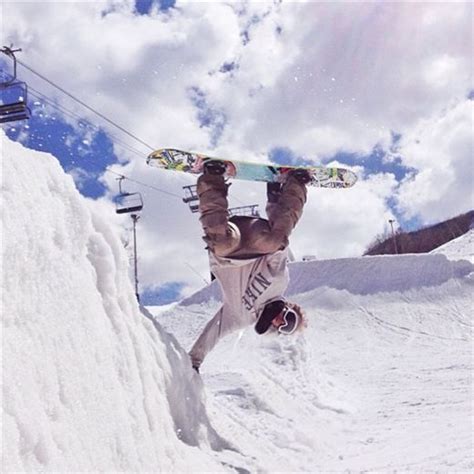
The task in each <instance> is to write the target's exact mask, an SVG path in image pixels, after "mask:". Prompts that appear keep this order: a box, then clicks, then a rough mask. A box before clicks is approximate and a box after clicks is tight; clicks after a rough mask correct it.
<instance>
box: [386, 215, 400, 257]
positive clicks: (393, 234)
mask: <svg viewBox="0 0 474 474" xmlns="http://www.w3.org/2000/svg"><path fill="white" fill-rule="evenodd" d="M388 222H389V223H390V226H391V227H392V240H393V248H394V250H395V253H396V254H398V246H397V239H396V237H395V232H394V231H393V223H394V222H395V220H394V219H389V221H388Z"/></svg>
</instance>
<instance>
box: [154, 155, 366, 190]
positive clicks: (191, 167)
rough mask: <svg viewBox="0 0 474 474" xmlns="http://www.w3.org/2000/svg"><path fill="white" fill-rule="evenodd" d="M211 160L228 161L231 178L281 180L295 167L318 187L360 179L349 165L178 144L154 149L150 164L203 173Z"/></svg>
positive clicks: (347, 184) (339, 185)
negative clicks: (239, 155)
mask: <svg viewBox="0 0 474 474" xmlns="http://www.w3.org/2000/svg"><path fill="white" fill-rule="evenodd" d="M208 160H217V161H221V162H223V163H225V164H226V172H225V174H224V176H225V177H227V178H233V179H243V180H247V181H263V182H267V183H272V182H279V181H280V180H281V175H282V174H284V173H286V172H288V171H289V170H292V169H305V170H307V171H308V172H309V174H310V175H311V182H310V183H308V186H314V187H317V188H350V187H351V186H354V184H355V183H356V181H357V176H356V175H355V173H354V172H352V171H350V170H348V169H345V168H336V167H335V168H332V167H325V166H284V165H272V164H263V163H250V162H246V161H235V160H224V159H222V158H214V157H211V156H207V155H203V154H199V153H191V152H187V151H182V150H176V149H174V148H163V149H160V150H156V151H154V152H152V153H151V154H150V155H149V156H148V158H147V163H148V164H149V165H150V166H155V167H157V168H161V169H165V170H173V171H182V172H184V173H191V174H196V175H200V174H202V172H203V166H204V163H205V162H206V161H208Z"/></svg>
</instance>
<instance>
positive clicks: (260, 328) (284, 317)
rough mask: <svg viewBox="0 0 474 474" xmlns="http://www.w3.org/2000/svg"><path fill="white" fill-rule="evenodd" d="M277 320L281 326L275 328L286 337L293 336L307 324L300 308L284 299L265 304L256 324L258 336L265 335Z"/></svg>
mask: <svg viewBox="0 0 474 474" xmlns="http://www.w3.org/2000/svg"><path fill="white" fill-rule="evenodd" d="M275 318H278V319H279V321H280V324H279V325H278V326H275V327H276V328H277V330H278V332H279V333H281V334H285V335H290V334H293V333H294V332H295V331H296V330H297V329H298V328H300V327H301V326H302V324H303V325H304V323H305V319H304V313H303V310H302V309H301V307H300V306H298V305H297V304H294V303H290V302H289V301H286V300H285V299H284V298H278V299H276V300H273V301H269V302H268V303H266V304H265V306H264V308H263V310H262V311H261V313H260V315H259V317H258V319H257V323H256V324H255V331H257V333H258V334H265V333H266V332H267V331H268V329H269V328H270V327H271V326H272V323H273V321H274V320H275Z"/></svg>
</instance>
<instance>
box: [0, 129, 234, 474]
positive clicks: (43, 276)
mask: <svg viewBox="0 0 474 474" xmlns="http://www.w3.org/2000/svg"><path fill="white" fill-rule="evenodd" d="M0 138H1V144H2V150H1V151H2V158H3V186H2V224H3V229H2V236H3V248H2V256H3V262H2V263H3V265H2V284H1V289H2V306H3V320H2V340H3V350H2V356H3V360H2V368H3V403H2V409H3V416H2V419H3V426H2V435H3V459H2V471H3V472H13V471H16V472H18V471H21V472H23V471H36V472H39V471H59V472H71V471H78V472H90V471H103V472H111V471H135V472H141V471H153V472H157V471H162V472H163V471H168V472H184V471H189V470H201V471H203V470H209V471H216V470H218V469H222V466H221V465H220V464H219V463H217V462H215V461H214V460H213V458H212V455H211V449H212V448H214V449H220V448H222V447H225V443H224V442H223V441H222V440H221V439H220V438H219V437H218V436H217V434H216V433H215V432H214V431H213V430H212V428H211V426H210V424H209V422H208V419H207V416H206V413H205V409H204V405H203V402H202V384H201V383H200V381H199V377H198V376H197V375H196V374H194V372H193V371H192V370H191V368H190V364H189V361H188V357H187V356H186V354H185V353H184V352H183V350H182V349H181V348H180V347H179V345H178V344H177V343H176V341H175V340H174V339H173V338H172V337H171V336H169V335H167V334H166V333H164V331H162V329H161V327H160V326H159V325H158V324H157V323H152V322H151V321H149V320H148V319H147V318H145V317H144V316H143V315H142V314H141V312H140V308H139V307H138V305H137V303H136V300H135V297H134V290H133V287H132V285H131V283H130V281H129V279H128V276H127V275H128V269H127V266H128V263H127V256H126V254H125V252H124V250H123V248H122V245H121V243H120V240H119V238H118V236H116V235H115V233H114V232H113V231H112V230H111V229H110V227H109V226H108V225H106V224H104V222H103V220H102V219H101V218H100V217H99V216H98V215H97V214H96V213H95V212H93V211H91V209H90V207H91V206H90V205H89V204H88V203H87V202H86V200H85V199H84V198H83V197H82V196H81V195H80V194H79V193H78V192H77V190H76V188H75V186H74V183H73V180H72V179H71V178H70V177H69V176H67V175H65V174H64V172H63V170H62V169H61V167H60V165H59V163H58V162H57V161H56V160H55V159H54V158H53V157H52V156H50V155H47V154H45V153H39V152H33V151H31V150H27V149H24V148H23V147H22V146H21V145H19V144H18V143H13V142H11V141H9V140H8V139H7V138H6V137H5V136H4V135H3V134H2V135H1V137H0ZM198 446H199V448H198Z"/></svg>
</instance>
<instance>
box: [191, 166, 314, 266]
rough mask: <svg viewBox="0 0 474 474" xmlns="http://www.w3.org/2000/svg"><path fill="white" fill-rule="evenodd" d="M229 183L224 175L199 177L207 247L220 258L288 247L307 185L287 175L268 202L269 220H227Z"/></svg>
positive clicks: (303, 201)
mask: <svg viewBox="0 0 474 474" xmlns="http://www.w3.org/2000/svg"><path fill="white" fill-rule="evenodd" d="M229 186H230V185H228V184H226V182H225V180H224V177H223V176H216V175H210V174H204V175H201V176H200V177H199V179H198V184H197V193H198V196H199V211H200V213H201V217H200V221H201V224H202V227H203V230H204V234H205V237H204V240H205V241H206V242H207V244H208V247H209V250H210V251H212V252H213V253H214V254H215V255H217V256H219V257H231V256H232V257H241V258H245V257H251V256H257V255H267V254H272V253H274V252H276V251H278V250H280V249H283V248H285V247H286V246H288V243H289V241H288V238H289V236H290V234H291V232H292V230H293V229H294V227H295V226H296V224H297V222H298V221H299V219H300V217H301V215H302V213H303V207H304V204H305V203H306V198H307V190H306V186H305V185H304V184H302V183H300V182H299V181H298V180H297V179H295V178H294V177H293V176H287V179H286V181H285V182H284V184H282V186H281V191H280V192H279V193H277V195H276V197H275V194H274V197H273V198H272V199H269V201H268V202H267V206H266V212H267V216H268V220H266V219H249V218H238V217H237V218H232V219H231V220H229V215H228V202H227V193H228V188H229Z"/></svg>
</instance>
